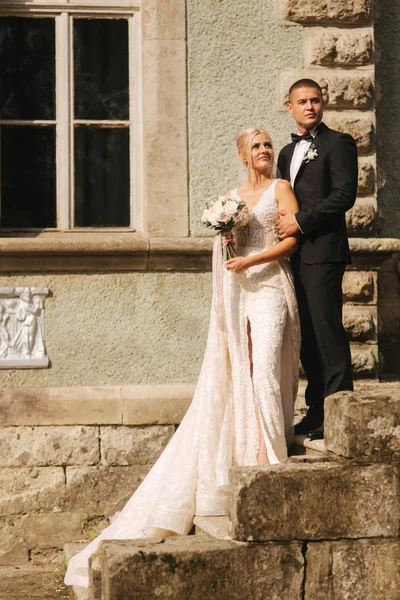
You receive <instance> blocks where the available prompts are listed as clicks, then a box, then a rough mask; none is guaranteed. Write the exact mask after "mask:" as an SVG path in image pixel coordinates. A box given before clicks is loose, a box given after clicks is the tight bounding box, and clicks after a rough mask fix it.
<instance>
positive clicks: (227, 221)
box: [201, 196, 249, 258]
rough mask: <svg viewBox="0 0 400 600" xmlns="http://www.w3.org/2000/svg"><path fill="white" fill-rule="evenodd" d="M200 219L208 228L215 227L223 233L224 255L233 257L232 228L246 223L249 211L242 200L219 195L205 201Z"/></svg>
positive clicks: (234, 254)
mask: <svg viewBox="0 0 400 600" xmlns="http://www.w3.org/2000/svg"><path fill="white" fill-rule="evenodd" d="M201 220H202V222H203V223H204V224H205V225H207V227H209V228H210V229H215V230H216V231H220V232H221V233H222V235H225V237H226V239H227V240H228V242H227V244H226V255H227V257H228V258H235V256H236V253H235V249H234V241H233V235H232V229H233V228H234V227H235V226H238V227H241V226H243V225H247V223H248V221H249V212H248V210H247V206H246V203H245V202H244V201H243V200H235V199H233V198H226V197H225V196H219V198H217V200H212V201H211V202H207V204H206V208H205V210H204V212H203V216H202V217H201Z"/></svg>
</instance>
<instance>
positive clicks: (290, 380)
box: [65, 181, 300, 586]
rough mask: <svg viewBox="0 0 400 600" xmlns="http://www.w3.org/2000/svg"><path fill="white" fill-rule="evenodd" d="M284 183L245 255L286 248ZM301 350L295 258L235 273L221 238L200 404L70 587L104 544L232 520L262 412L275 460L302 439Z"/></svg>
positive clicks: (242, 243) (252, 229)
mask: <svg viewBox="0 0 400 600" xmlns="http://www.w3.org/2000/svg"><path fill="white" fill-rule="evenodd" d="M275 187H276V181H275V182H273V184H272V185H271V186H270V188H268V190H266V191H265V192H264V194H263V195H262V197H261V198H260V201H259V202H258V204H257V205H256V206H255V207H254V208H253V211H252V214H251V219H250V223H249V225H247V226H246V228H243V230H239V232H238V233H237V238H236V244H237V253H238V254H242V255H249V254H251V253H258V252H260V250H261V249H262V248H268V247H271V246H272V245H274V244H276V243H277V241H278V236H277V231H276V221H277V218H278V207H277V204H276V202H275ZM235 193H237V192H236V191H235ZM248 323H250V327H251V340H252V346H253V375H252V376H251V374H250V359H249V350H248V333H247V326H248ZM299 345H300V327H299V321H298V313H297V305H296V300H295V294H294V287H293V282H292V276H291V271H290V268H289V264H288V261H287V260H282V261H279V262H273V263H267V264H264V265H259V266H257V267H252V268H251V269H248V270H247V271H246V272H245V273H244V274H243V275H236V274H235V273H232V272H229V271H227V270H226V269H225V267H224V264H223V258H222V252H221V240H220V236H216V238H215V240H214V250H213V298H212V306H211V314H210V325H209V332H208V340H207V347H206V351H205V355H204V360H203V364H202V367H201V371H200V376H199V380H198V383H197V386H196V391H195V394H194V397H193V401H192V404H191V405H190V408H189V410H188V412H187V413H186V415H185V417H184V419H183V420H182V423H181V425H180V426H179V428H178V430H177V432H176V433H175V435H174V436H173V438H172V439H171V441H170V442H169V444H168V446H167V447H166V449H165V450H164V452H163V453H162V455H161V456H160V458H159V459H158V460H157V462H156V463H155V465H154V466H153V468H152V469H151V471H150V472H149V474H148V475H147V477H146V478H145V479H144V481H143V482H142V484H141V485H140V486H139V488H138V489H137V490H136V492H135V493H134V494H133V496H132V497H131V499H130V500H129V501H128V503H127V504H126V505H125V507H124V509H123V510H122V511H121V513H120V514H119V515H118V517H117V518H116V519H115V520H114V521H113V523H112V524H111V525H110V526H109V527H107V528H106V529H105V530H104V531H103V532H102V533H101V534H100V536H98V537H97V538H96V539H95V540H94V541H93V542H91V543H90V544H89V545H88V546H87V547H86V548H85V549H84V550H83V551H82V552H80V553H79V554H77V555H76V556H74V557H73V558H72V559H71V560H70V562H69V565H68V570H67V574H66V576H65V583H66V584H68V585H82V586H87V585H88V575H87V565H88V559H89V557H90V556H91V555H92V554H93V553H94V552H95V550H96V548H97V546H98V544H99V542H100V541H101V540H102V539H135V538H140V537H158V538H165V537H167V536H169V535H174V534H187V533H188V532H189V530H190V528H191V526H192V522H193V516H194V515H195V514H203V515H222V514H227V510H228V504H229V478H228V472H229V468H230V467H231V466H232V465H240V466H244V465H254V464H256V453H257V446H258V430H257V419H256V406H258V408H259V413H260V418H261V424H262V429H263V433H264V437H265V441H266V446H267V451H268V457H269V460H270V462H271V463H277V462H279V461H282V460H284V459H285V458H286V456H287V446H288V445H289V444H290V443H291V442H292V439H293V426H292V424H293V411H294V400H295V397H296V393H297V385H298V359H299Z"/></svg>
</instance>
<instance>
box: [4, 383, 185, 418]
mask: <svg viewBox="0 0 400 600" xmlns="http://www.w3.org/2000/svg"><path fill="white" fill-rule="evenodd" d="M193 392H194V386H193V385H189V384H174V385H131V386H130V385H127V386H104V387H100V386H99V387H59V388H54V387H53V388H50V387H48V388H46V387H45V388H39V387H38V388H10V389H4V390H0V423H1V425H2V426H10V425H16V426H17V425H122V424H124V425H175V424H178V423H180V422H181V420H182V418H183V416H184V414H185V413H186V411H187V409H188V407H189V404H190V402H191V400H192V397H193Z"/></svg>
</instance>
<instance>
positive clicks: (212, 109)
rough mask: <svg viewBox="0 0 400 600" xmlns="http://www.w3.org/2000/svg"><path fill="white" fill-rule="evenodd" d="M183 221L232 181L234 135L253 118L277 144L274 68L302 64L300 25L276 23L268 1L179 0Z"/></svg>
mask: <svg viewBox="0 0 400 600" xmlns="http://www.w3.org/2000/svg"><path fill="white" fill-rule="evenodd" d="M187 24H188V117H189V175H190V183H189V186H190V189H189V191H190V227H191V233H192V234H193V235H198V234H200V233H202V232H203V231H204V230H203V229H202V226H201V225H200V217H201V212H202V209H203V206H204V203H205V202H206V200H209V199H212V198H213V197H215V195H218V194H220V193H222V192H225V191H226V190H228V189H232V188H233V187H236V185H237V184H238V177H239V172H240V170H239V163H238V162H237V160H236V149H235V142H234V140H235V134H236V133H237V132H238V131H240V130H241V129H243V128H245V127H252V126H257V125H261V126H263V127H266V128H267V129H268V131H269V132H270V134H271V137H272V139H273V142H274V144H275V146H276V148H277V149H280V148H281V147H282V146H283V145H284V144H285V143H287V142H288V141H289V140H290V138H289V133H290V131H291V129H292V124H291V119H290V116H289V115H288V114H286V112H285V111H282V110H279V109H278V94H277V87H278V76H279V74H280V72H281V71H282V69H290V68H293V69H296V68H301V67H302V66H303V62H304V58H303V54H304V52H303V46H304V30H303V28H302V27H300V26H297V25H293V26H284V25H282V24H279V23H278V15H277V13H276V0H266V1H264V2H262V3H260V2H259V0H235V2H231V1H230V0H220V1H219V2H215V1H214V0H187Z"/></svg>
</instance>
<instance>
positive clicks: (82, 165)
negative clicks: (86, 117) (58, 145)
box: [75, 126, 130, 227]
mask: <svg viewBox="0 0 400 600" xmlns="http://www.w3.org/2000/svg"><path fill="white" fill-rule="evenodd" d="M129 197H130V190H129V129H128V128H107V127H96V126H91V127H89V126H81V127H76V128H75V227H128V226H129V224H130V218H129Z"/></svg>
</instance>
